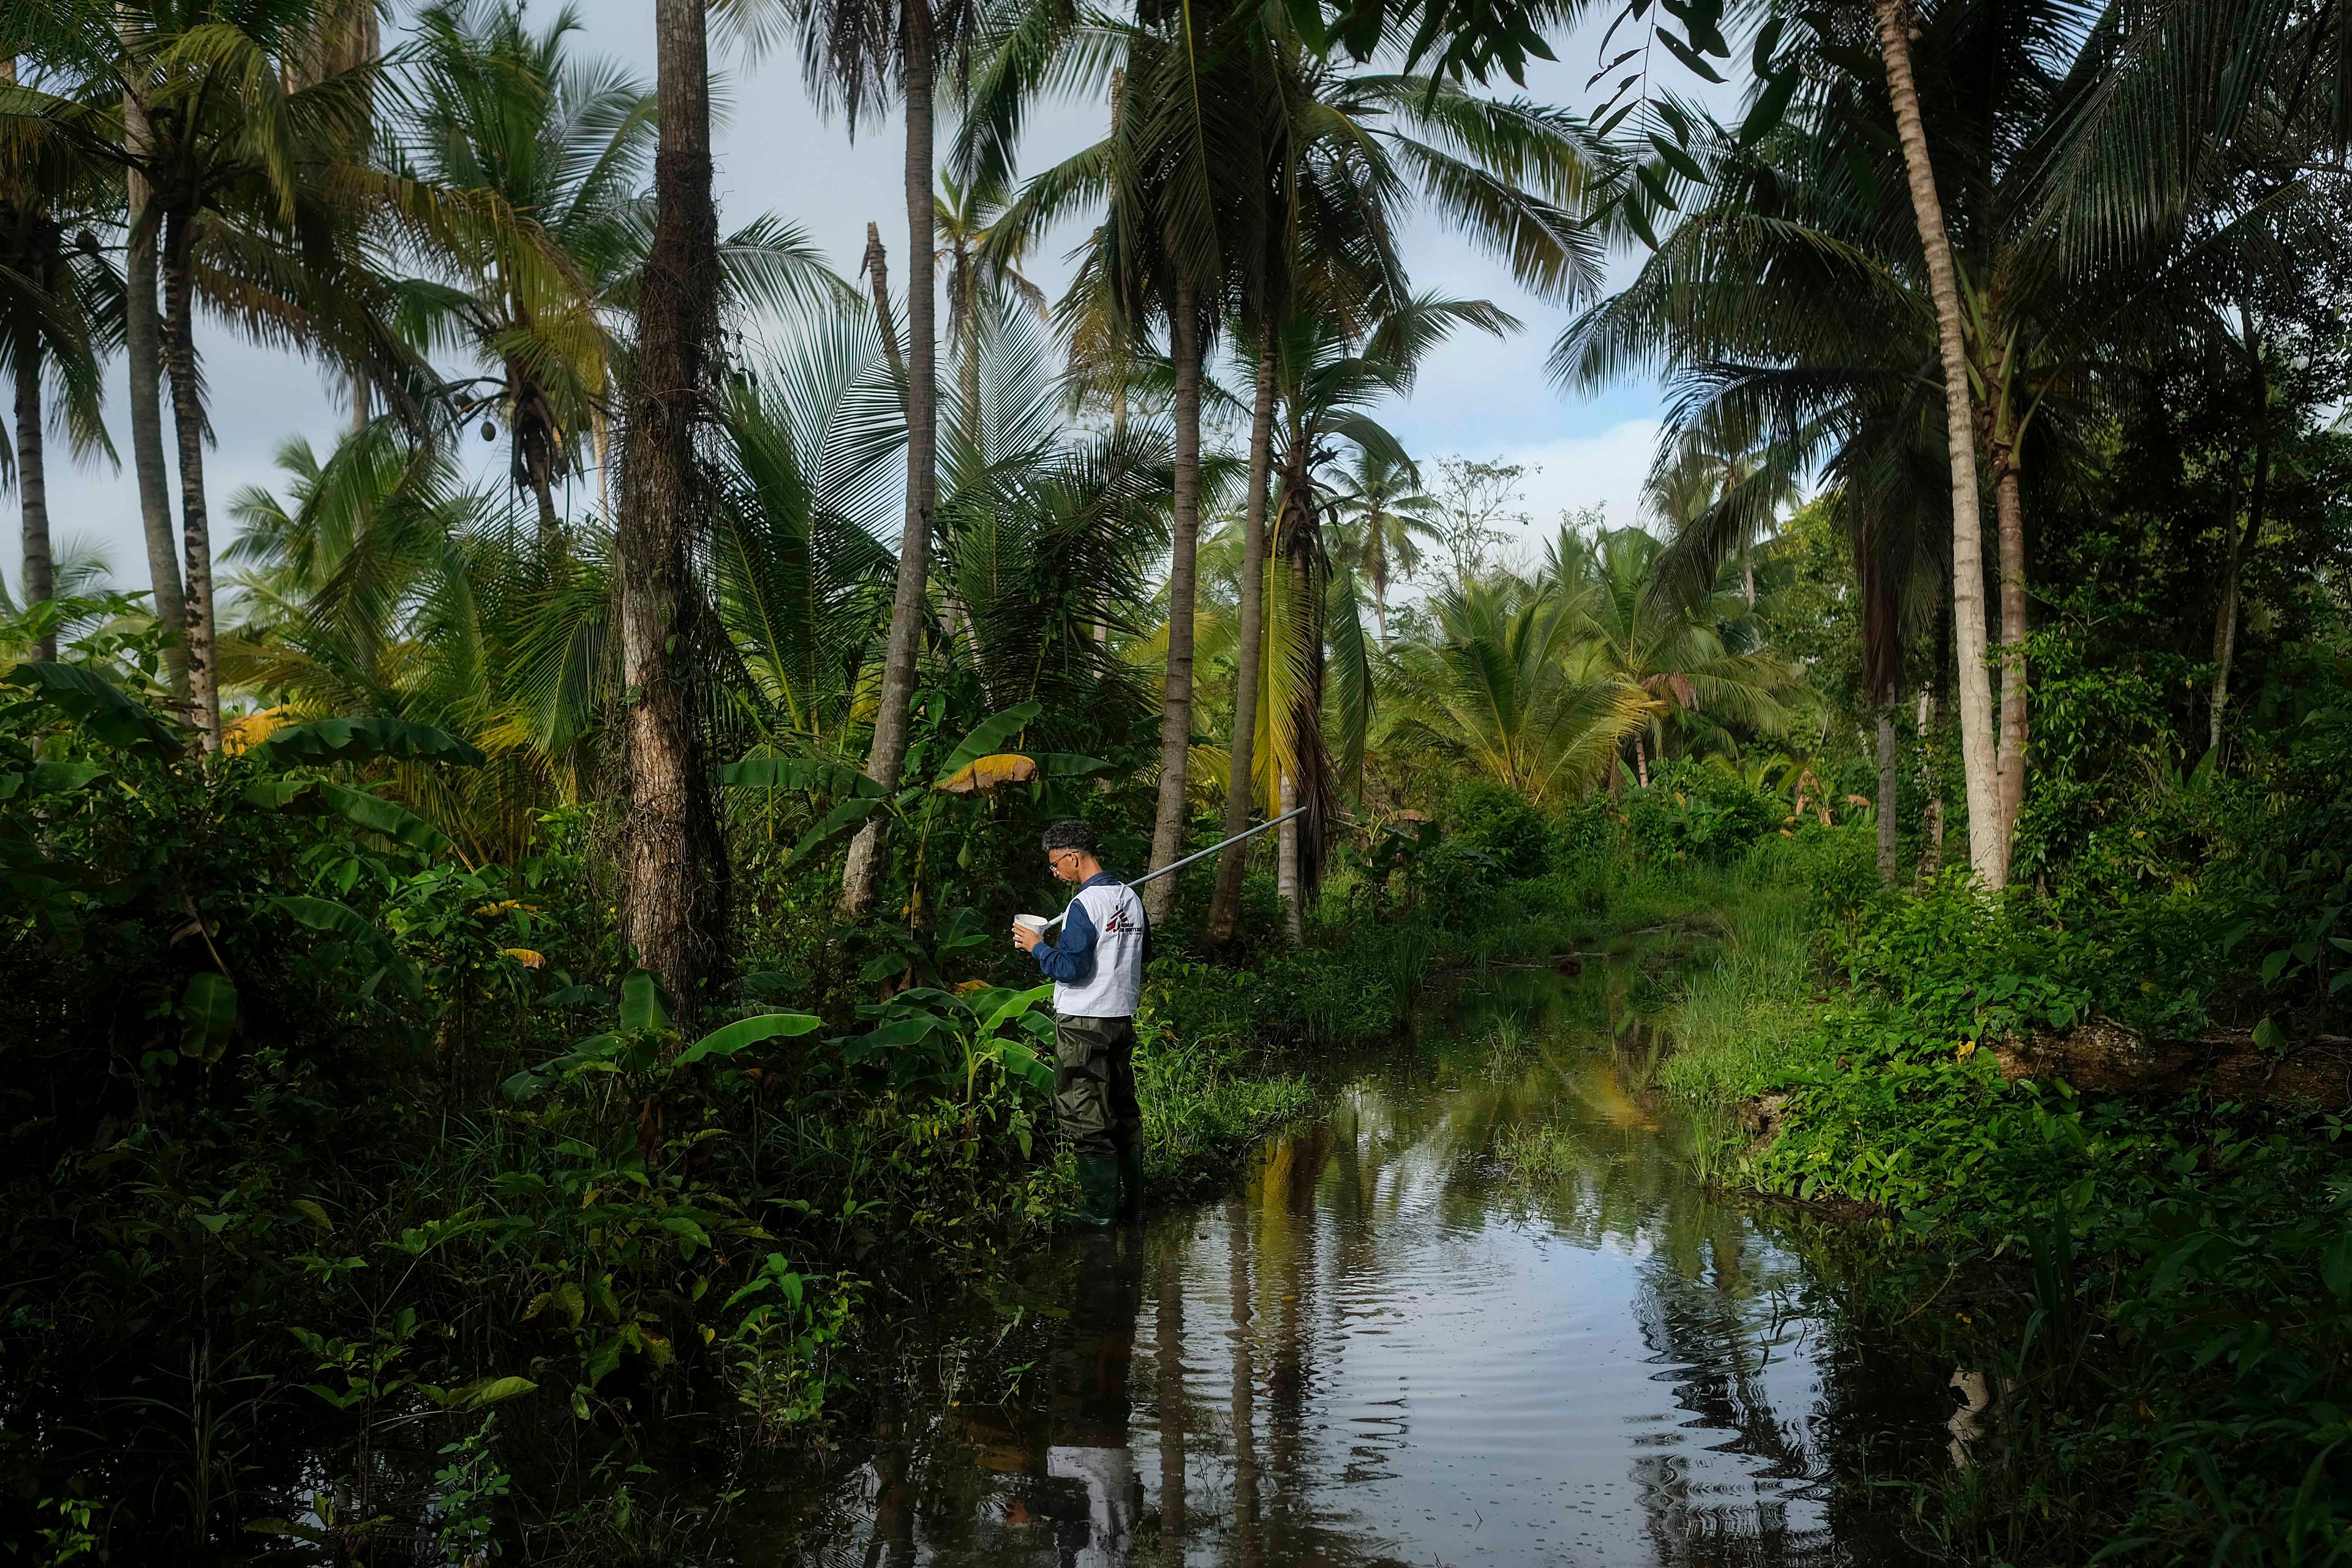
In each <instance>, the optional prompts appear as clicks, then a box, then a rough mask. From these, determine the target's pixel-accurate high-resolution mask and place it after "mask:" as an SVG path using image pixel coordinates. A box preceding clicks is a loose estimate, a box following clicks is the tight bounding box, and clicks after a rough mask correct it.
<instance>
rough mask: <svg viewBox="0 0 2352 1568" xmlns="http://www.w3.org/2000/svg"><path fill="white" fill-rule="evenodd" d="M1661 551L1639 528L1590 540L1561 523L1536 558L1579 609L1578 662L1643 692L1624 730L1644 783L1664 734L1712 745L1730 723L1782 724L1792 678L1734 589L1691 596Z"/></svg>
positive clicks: (1773, 729) (1774, 727)
mask: <svg viewBox="0 0 2352 1568" xmlns="http://www.w3.org/2000/svg"><path fill="white" fill-rule="evenodd" d="M1664 551H1665V544H1664V542H1663V541H1661V540H1660V539H1659V538H1658V537H1657V536H1656V535H1655V534H1653V533H1651V532H1649V531H1646V530H1643V529H1639V528H1615V529H1604V530H1602V531H1601V532H1600V533H1599V534H1597V535H1595V536H1592V537H1590V538H1588V537H1587V536H1586V535H1584V534H1581V533H1579V532H1577V531H1573V530H1571V529H1566V528H1563V529H1561V530H1560V531H1559V536H1558V537H1557V538H1556V539H1554V540H1553V541H1552V542H1551V544H1550V545H1549V547H1548V549H1547V551H1546V553H1545V562H1544V576H1543V581H1544V582H1545V584H1547V585H1548V586H1549V587H1550V588H1551V589H1552V590H1553V591H1554V592H1556V593H1558V594H1559V595H1562V596H1563V597H1564V598H1567V599H1569V600H1571V601H1573V602H1574V603H1576V604H1577V605H1579V606H1580V611H1581V614H1582V617H1583V622H1584V625H1585V627H1586V629H1587V631H1588V634H1589V638H1590V640H1589V641H1588V642H1587V643H1586V644H1585V645H1584V646H1583V647H1582V648H1581V649H1580V656H1581V659H1582V662H1583V663H1584V665H1585V667H1586V668H1588V669H1589V670H1590V671H1591V672H1593V673H1594V675H1595V676H1596V678H1597V677H1599V676H1601V675H1605V676H1606V678H1607V679H1612V680H1615V681H1618V682H1620V683H1622V684H1623V685H1625V686H1627V687H1631V688H1633V689H1638V690H1640V691H1642V692H1643V693H1644V694H1645V695H1646V696H1647V698H1648V708H1647V710H1646V711H1645V713H1644V714H1643V725H1642V728H1641V730H1640V731H1637V732H1636V733H1634V734H1633V735H1632V736H1630V737H1629V739H1631V741H1632V742H1633V769H1634V773H1635V774H1636V776H1637V777H1638V778H1639V779H1640V781H1641V783H1642V784H1644V785H1646V784H1648V783H1649V782H1650V778H1649V759H1650V758H1651V757H1652V756H1658V757H1664V755H1665V748H1666V746H1667V744H1668V743H1669V741H1670V740H1671V739H1675V738H1679V739H1680V740H1681V741H1682V742H1684V744H1685V747H1688V746H1690V745H1692V744H1694V743H1702V744H1703V743H1708V742H1713V743H1715V744H1716V745H1717V747H1718V748H1719V747H1720V744H1721V742H1722V741H1723V739H1724V738H1726V736H1727V727H1728V726H1729V725H1732V724H1739V725H1742V726H1745V727H1747V728H1748V729H1749V730H1750V731H1758V732H1761V733H1765V734H1775V733H1778V732H1780V731H1782V730H1784V729H1785V728H1787V725H1788V722H1789V719H1790V699H1791V698H1792V696H1793V695H1794V691H1795V688H1796V684H1797V682H1796V674H1795V671H1794V670H1792V669H1791V668H1790V667H1789V666H1788V665H1787V664H1786V663H1784V662H1783V661H1782V660H1781V659H1780V658H1778V657H1777V656H1775V655H1773V654H1771V653H1769V652H1768V651H1766V650H1765V649H1764V648H1762V647H1760V646H1759V642H1760V639H1759V637H1758V636H1757V635H1756V626H1755V623H1754V621H1753V620H1752V618H1751V617H1750V616H1749V614H1748V605H1747V604H1746V603H1745V601H1744V600H1743V599H1742V598H1741V596H1740V593H1739V590H1738V589H1737V588H1729V589H1727V590H1722V591H1718V592H1717V593H1715V594H1712V595H1708V596H1707V598H1706V599H1705V600H1702V601H1701V602H1700V603H1699V604H1697V605H1691V604H1689V603H1688V602H1687V601H1686V600H1685V598H1684V597H1683V596H1682V595H1680V594H1678V593H1677V592H1676V591H1675V585H1674V584H1673V583H1672V581H1671V580H1670V579H1668V578H1667V577H1665V576H1664V575H1663V574H1661V573H1660V571H1659V562H1660V557H1661V556H1662V555H1663V554H1664Z"/></svg>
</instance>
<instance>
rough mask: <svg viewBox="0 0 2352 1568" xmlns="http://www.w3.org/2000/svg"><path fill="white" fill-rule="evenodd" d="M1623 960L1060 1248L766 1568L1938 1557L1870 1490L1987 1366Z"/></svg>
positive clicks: (1936, 1439)
mask: <svg viewBox="0 0 2352 1568" xmlns="http://www.w3.org/2000/svg"><path fill="white" fill-rule="evenodd" d="M1594 969H1595V971H1596V973H1594V974H1592V975H1591V976H1589V977H1587V978H1584V979H1581V980H1569V979H1564V978H1559V977H1555V976H1552V975H1550V974H1549V973H1545V974H1520V975H1501V974H1497V975H1496V976H1493V977H1491V978H1490V979H1488V980H1487V981H1486V982H1485V983H1483V984H1479V985H1476V986H1473V987H1471V988H1470V991H1469V994H1466V995H1465V996H1463V997H1461V998H1460V999H1458V1000H1457V1001H1456V1002H1455V1003H1454V1004H1453V1005H1451V1006H1450V1007H1449V1008H1448V1009H1447V1010H1446V1012H1445V1014H1444V1015H1443V1016H1441V1017H1440V1018H1439V1019H1437V1020H1435V1021H1434V1022H1433V1024H1432V1025H1431V1026H1428V1027H1426V1028H1424V1030H1423V1033H1422V1035H1421V1037H1420V1038H1418V1039H1417V1040H1415V1041H1413V1042H1412V1043H1410V1044H1400V1045H1399V1046H1398V1047H1396V1048H1395V1049H1394V1050H1393V1051H1391V1052H1390V1053H1388V1054H1386V1055H1385V1056H1384V1057H1383V1058H1382V1059H1381V1060H1378V1061H1374V1062H1368V1063H1365V1064H1363V1065H1362V1067H1361V1068H1360V1070H1359V1071H1358V1072H1357V1073H1356V1074H1355V1075H1354V1076H1352V1077H1351V1078H1349V1079H1348V1080H1347V1081H1346V1082H1345V1085H1344V1087H1343V1088H1341V1089H1339V1091H1338V1092H1337V1095H1336V1098H1335V1101H1334V1105H1333V1109H1332V1111H1331V1113H1330V1115H1329V1116H1328V1119H1327V1120H1325V1121H1322V1122H1321V1123H1319V1124H1318V1125H1316V1126H1314V1127H1311V1128H1308V1129H1307V1130H1304V1131H1299V1132H1297V1133H1296V1134H1295V1135H1292V1136H1289V1137H1286V1138H1283V1139H1281V1140H1279V1141H1277V1142H1275V1143H1273V1144H1272V1145H1271V1146H1270V1147H1268V1148H1267V1149H1265V1151H1263V1152H1262V1153H1261V1155H1260V1156H1259V1157H1258V1158H1257V1159H1255V1161H1254V1162H1253V1163H1252V1164H1251V1165H1250V1167H1249V1169H1248V1170H1247V1172H1246V1173H1245V1174H1244V1177H1243V1179H1242V1180H1241V1181H1240V1182H1239V1183H1238V1184H1237V1185H1236V1188H1235V1190H1234V1194H1233V1195H1232V1196H1231V1197H1230V1198H1228V1199H1226V1200H1224V1201H1223V1202H1214V1203H1210V1204H1207V1205H1197V1206H1187V1207H1181V1208H1173V1209H1170V1210H1167V1211H1165V1212H1161V1213H1159V1214H1156V1215H1153V1216H1152V1217H1151V1218H1150V1220H1149V1221H1148V1222H1147V1223H1146V1224H1145V1226H1143V1227H1142V1228H1141V1229H1140V1230H1139V1231H1134V1232H1129V1233H1125V1234H1122V1235H1115V1236H1110V1237H1100V1236H1094V1237H1065V1238H1062V1239H1060V1240H1058V1241H1056V1242H1055V1244H1054V1245H1053V1246H1052V1247H1050V1248H1048V1249H1046V1250H1045V1251H1044V1252H1043V1253H1042V1254H1041V1255H1040V1256H1039V1257H1038V1258H1035V1259H1034V1269H1033V1271H1032V1272H1031V1273H1029V1274H1028V1275H1027V1277H1025V1278H1023V1279H1018V1280H1016V1281H1013V1283H1011V1284H1009V1285H1007V1286H1005V1287H1003V1288H1002V1289H1001V1291H1000V1294H999V1295H998V1298H997V1300H995V1302H994V1310H995V1312H996V1314H997V1315H998V1317H999V1319H1000V1320H1001V1321H1002V1322H1003V1325H1004V1327H1003V1329H1002V1330H1001V1331H1000V1332H999V1333H998V1334H997V1336H996V1337H995V1339H994V1340H993V1341H992V1342H982V1343H980V1344H978V1345H977V1346H976V1347H975V1346H974V1344H973V1343H972V1342H971V1340H970V1339H969V1338H964V1339H961V1340H959V1341H958V1343H959V1344H960V1345H961V1347H962V1348H961V1349H960V1350H957V1351H955V1352H946V1351H942V1352H940V1353H939V1354H937V1355H936V1356H934V1357H933V1358H931V1359H930V1360H929V1362H926V1363H924V1365H923V1367H922V1369H921V1371H920V1372H919V1373H918V1374H916V1375H915V1376H914V1377H913V1378H912V1379H911V1380H910V1381H908V1383H907V1385H906V1386H902V1387H899V1388H897V1389H895V1390H894V1391H893V1392H891V1393H889V1394H887V1396H885V1397H884V1398H883V1399H882V1403H883V1404H884V1405H885V1407H886V1409H887V1415H885V1416H884V1417H883V1419H882V1420H881V1422H880V1425H879V1427H878V1429H877V1431H876V1432H875V1433H874V1434H873V1435H872V1446H871V1447H870V1448H868V1449H866V1455H865V1457H864V1458H860V1459H859V1460H857V1461H856V1462H854V1463H852V1462H849V1461H846V1460H845V1462H844V1463H843V1464H842V1465H840V1466H838V1467H836V1468H835V1469H834V1470H833V1472H832V1473H830V1474H828V1475H826V1476H824V1477H823V1478H821V1479H809V1478H806V1477H789V1478H775V1477H772V1478H765V1479H753V1480H752V1483H751V1487H750V1488H749V1492H750V1494H751V1495H749V1496H747V1497H746V1498H745V1503H746V1504H747V1505H748V1506H747V1507H745V1509H744V1510H743V1511H742V1512H740V1513H739V1514H738V1515H737V1521H738V1526H739V1529H740V1531H742V1532H743V1533H742V1534H740V1535H739V1536H738V1540H737V1542H736V1545H737V1549H738V1551H739V1552H740V1558H741V1560H743V1561H748V1562H791V1561H798V1562H805V1563H845V1564H846V1563H860V1564H873V1563H974V1564H979V1563H988V1564H998V1563H1003V1564H1013V1563H1022V1564H1027V1563H1041V1564H1042V1563H1076V1564H1085V1565H1089V1568H1094V1565H1105V1568H1107V1565H1110V1564H1119V1563H1159V1564H1169V1565H1174V1564H1182V1563H1201V1564H1209V1563H1217V1564H1238V1565H1241V1568H1292V1565H1308V1564H1387V1563H1430V1564H1434V1563H1592V1564H1636V1563H1659V1564H1670V1563H1671V1564H1683V1563H1703V1564H1734V1563H1864V1564H1868V1563H1895V1562H1908V1561H1914V1560H1916V1556H1915V1554H1914V1553H1911V1552H1906V1550H1904V1549H1903V1546H1902V1543H1901V1542H1900V1540H1899V1538H1898V1537H1897V1536H1896V1535H1895V1532H1894V1531H1893V1528H1892V1526H1891V1524H1890V1523H1888V1522H1887V1521H1889V1520H1890V1519H1891V1518H1892V1517H1893V1516H1894V1515H1895V1513H1896V1512H1899V1510H1891V1509H1889V1508H1888V1507H1886V1506H1885V1489H1874V1488H1872V1487H1870V1486H1869V1485H1868V1484H1867V1483H1868V1482H1869V1481H1871V1480H1872V1479H1876V1478H1880V1477H1883V1476H1887V1475H1894V1474H1900V1473H1917V1472H1918V1469H1919V1467H1920V1466H1921V1464H1922V1463H1923V1462H1932V1459H1933V1458H1934V1457H1935V1456H1937V1455H1940V1454H1941V1452H1942V1450H1943V1448H1944V1446H1945V1443H1946V1440H1947V1436H1948V1435H1947V1433H1946V1431H1945V1421H1946V1419H1947V1417H1948V1415H1949V1414H1950V1411H1951V1402H1950V1399H1949V1396H1948V1395H1947V1394H1945V1393H1944V1390H1943V1383H1944V1380H1945V1379H1946V1378H1948V1376H1949V1373H1950V1369H1949V1368H1948V1367H1947V1368H1943V1369H1941V1370H1940V1373H1939V1372H1938V1369H1936V1368H1933V1367H1928V1366H1925V1365H1921V1364H1918V1363H1916V1361H1914V1360H1913V1359H1911V1358H1909V1357H1908V1356H1906V1354H1905V1352H1902V1351H1900V1350H1899V1349H1897V1348H1895V1347H1894V1346H1892V1345H1874V1344H1872V1343H1870V1342H1868V1336H1866V1335H1864V1334H1863V1333H1861V1332H1859V1331H1856V1330H1855V1329H1854V1328H1853V1326H1852V1325H1850V1324H1848V1323H1847V1322H1845V1321H1843V1319H1842V1317H1841V1315H1840V1313H1839V1310H1838V1308H1837V1306H1836V1303H1835V1300H1834V1293H1833V1292H1832V1290H1831V1289H1829V1288H1828V1286H1827V1285H1826V1284H1825V1283H1824V1282H1823V1281H1822V1280H1821V1279H1817V1278H1815V1277H1814V1276H1813V1275H1812V1274H1811V1272H1809V1270H1808V1268H1807V1267H1806V1266H1805V1264H1804V1263H1803V1262H1802V1261H1801V1258H1800V1257H1799V1256H1798V1254H1797V1252H1796V1250H1795V1249H1794V1248H1793V1247H1790V1245H1789V1244H1788V1243H1787V1241H1786V1239H1785V1238H1784V1237H1783V1236H1782V1235H1781V1234H1780V1231H1779V1230H1778V1229H1777V1226H1779V1225H1780V1221H1778V1220H1776V1219H1775V1218H1773V1217H1772V1216H1770V1215H1759V1214H1756V1213H1753V1212H1750V1211H1748V1210H1747V1209H1744V1208H1743V1207H1741V1206H1740V1205H1737V1204H1734V1203H1730V1202H1727V1201H1726V1200H1724V1199H1723V1198H1721V1197H1720V1196H1718V1195H1717V1194H1710V1193H1709V1192H1707V1191H1706V1190H1705V1189H1703V1188H1702V1187H1701V1186H1700V1185H1699V1184H1697V1183H1696V1180H1695V1179H1694V1178H1693V1176H1692V1174H1691V1173H1690V1167H1689V1163H1688V1161H1687V1159H1686V1158H1685V1149H1686V1146H1687V1138H1688V1135H1689V1134H1688V1129H1687V1128H1686V1127H1685V1126H1683V1125H1682V1124H1681V1123H1680V1122H1679V1121H1678V1120H1677V1118H1676V1116H1675V1113H1674V1112H1673V1110H1671V1109H1670V1108H1667V1107H1664V1106H1662V1105H1661V1104H1660V1102H1659V1101H1658V1100H1656V1098H1655V1097H1653V1096H1648V1095H1644V1094H1643V1093H1641V1092H1639V1090H1638V1089H1637V1087H1636V1085H1637V1084H1638V1081H1639V1079H1640V1078H1641V1076H1642V1074H1641V1069H1640V1068H1639V1066H1638V1065H1637V1064H1635V1063H1633V1062H1631V1061H1629V1059H1628V1058H1627V1055H1626V1053H1625V1052H1624V1050H1623V1049H1622V1030H1623V1027H1624V1026H1625V1024H1626V1021H1627V1020H1626V1019H1625V1017H1624V1014H1623V1008H1622V993H1623V991H1624V989H1625V987H1624V985H1623V984H1622V982H1623V977H1624V976H1623V972H1622V966H1615V965H1595V966H1594ZM1538 1132H1539V1133H1540V1134H1541V1137H1540V1139H1539V1142H1538V1147H1539V1157H1538V1158H1535V1159H1533V1160H1530V1161H1528V1164H1530V1165H1533V1166H1535V1167H1537V1169H1536V1170H1535V1171H1534V1172H1533V1173H1530V1171H1528V1169H1525V1168H1522V1169H1520V1170H1518V1171H1517V1173H1514V1171H1513V1170H1512V1169H1511V1168H1510V1166H1509V1163H1508V1162H1507V1160H1506V1159H1505V1158H1504V1154H1505V1152H1509V1151H1517V1152H1522V1153H1524V1152H1525V1151H1526V1149H1527V1148H1528V1144H1527V1143H1526V1142H1525V1140H1526V1139H1527V1138H1528V1135H1529V1134H1530V1133H1538ZM761 1494H765V1495H764V1496H762V1495H761ZM1874 1498H1875V1499H1878V1500H1877V1501H1873V1499H1874Z"/></svg>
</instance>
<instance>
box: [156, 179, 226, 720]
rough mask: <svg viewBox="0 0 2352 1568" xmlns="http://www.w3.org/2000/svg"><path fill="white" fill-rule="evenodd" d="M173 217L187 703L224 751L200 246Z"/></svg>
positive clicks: (166, 341) (167, 242)
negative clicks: (202, 376)
mask: <svg viewBox="0 0 2352 1568" xmlns="http://www.w3.org/2000/svg"><path fill="white" fill-rule="evenodd" d="M192 228H193V225H192V223H191V221H190V219H189V218H188V217H187V216H184V215H183V214H179V213H173V214H172V215H170V216H169V217H168V218H167V219H166V220H165V224H164V234H163V358H164V363H165V364H166V365H167V366H168V367H169V369H170V371H171V373H172V425H173V433H174V434H175V435H177V436H178V437H179V444H180V535H181V537H182V539H183V540H184V541H185V542H186V545H187V560H186V565H187V586H188V593H187V611H186V614H187V630H186V632H185V634H184V640H185V643H186V646H187V662H188V701H189V703H190V704H191V705H192V706H193V708H194V717H195V721H196V736H197V739H198V740H199V741H200V742H202V743H203V745H204V749H205V751H207V752H217V751H219V750H220V748H221V716H220V668H219V663H218V653H219V650H218V648H217V647H215V642H216V637H215V633H216V630H217V628H216V626H215V622H214V616H213V610H214V605H213V534H212V524H211V521H210V520H209V517H208V514H207V513H206V511H205V405H204V394H203V393H202V392H201V391H200V390H199V389H198V387H197V385H196V333H195V321H194V314H195V266H194V258H193V257H191V256H190V254H189V252H190V250H191V249H192V248H193V247H194V243H195V236H194V233H193V232H192Z"/></svg>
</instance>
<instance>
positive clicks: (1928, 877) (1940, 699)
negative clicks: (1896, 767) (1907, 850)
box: [1919, 680, 1944, 882]
mask: <svg viewBox="0 0 2352 1568" xmlns="http://www.w3.org/2000/svg"><path fill="white" fill-rule="evenodd" d="M1943 732H1944V685H1943V682H1942V681H1941V680H1938V681H1937V683H1936V684H1935V686H1934V687H1933V688H1932V689H1930V690H1927V691H1922V692H1921V693H1919V771H1920V773H1921V774H1922V776H1923V777H1924V778H1925V780H1926V782H1927V805H1926V806H1925V807H1924V808H1923V809H1922V810H1921V812H1920V821H1919V880H1920V881H1922V882H1927V881H1932V880H1933V879H1935V878H1936V877H1937V876H1939V875H1941V874H1942V872H1943V869H1944V778H1943V773H1942V770H1940V769H1939V768H1937V765H1936V740H1937V737H1938V736H1940V735H1941V734H1942V733H1943Z"/></svg>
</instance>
